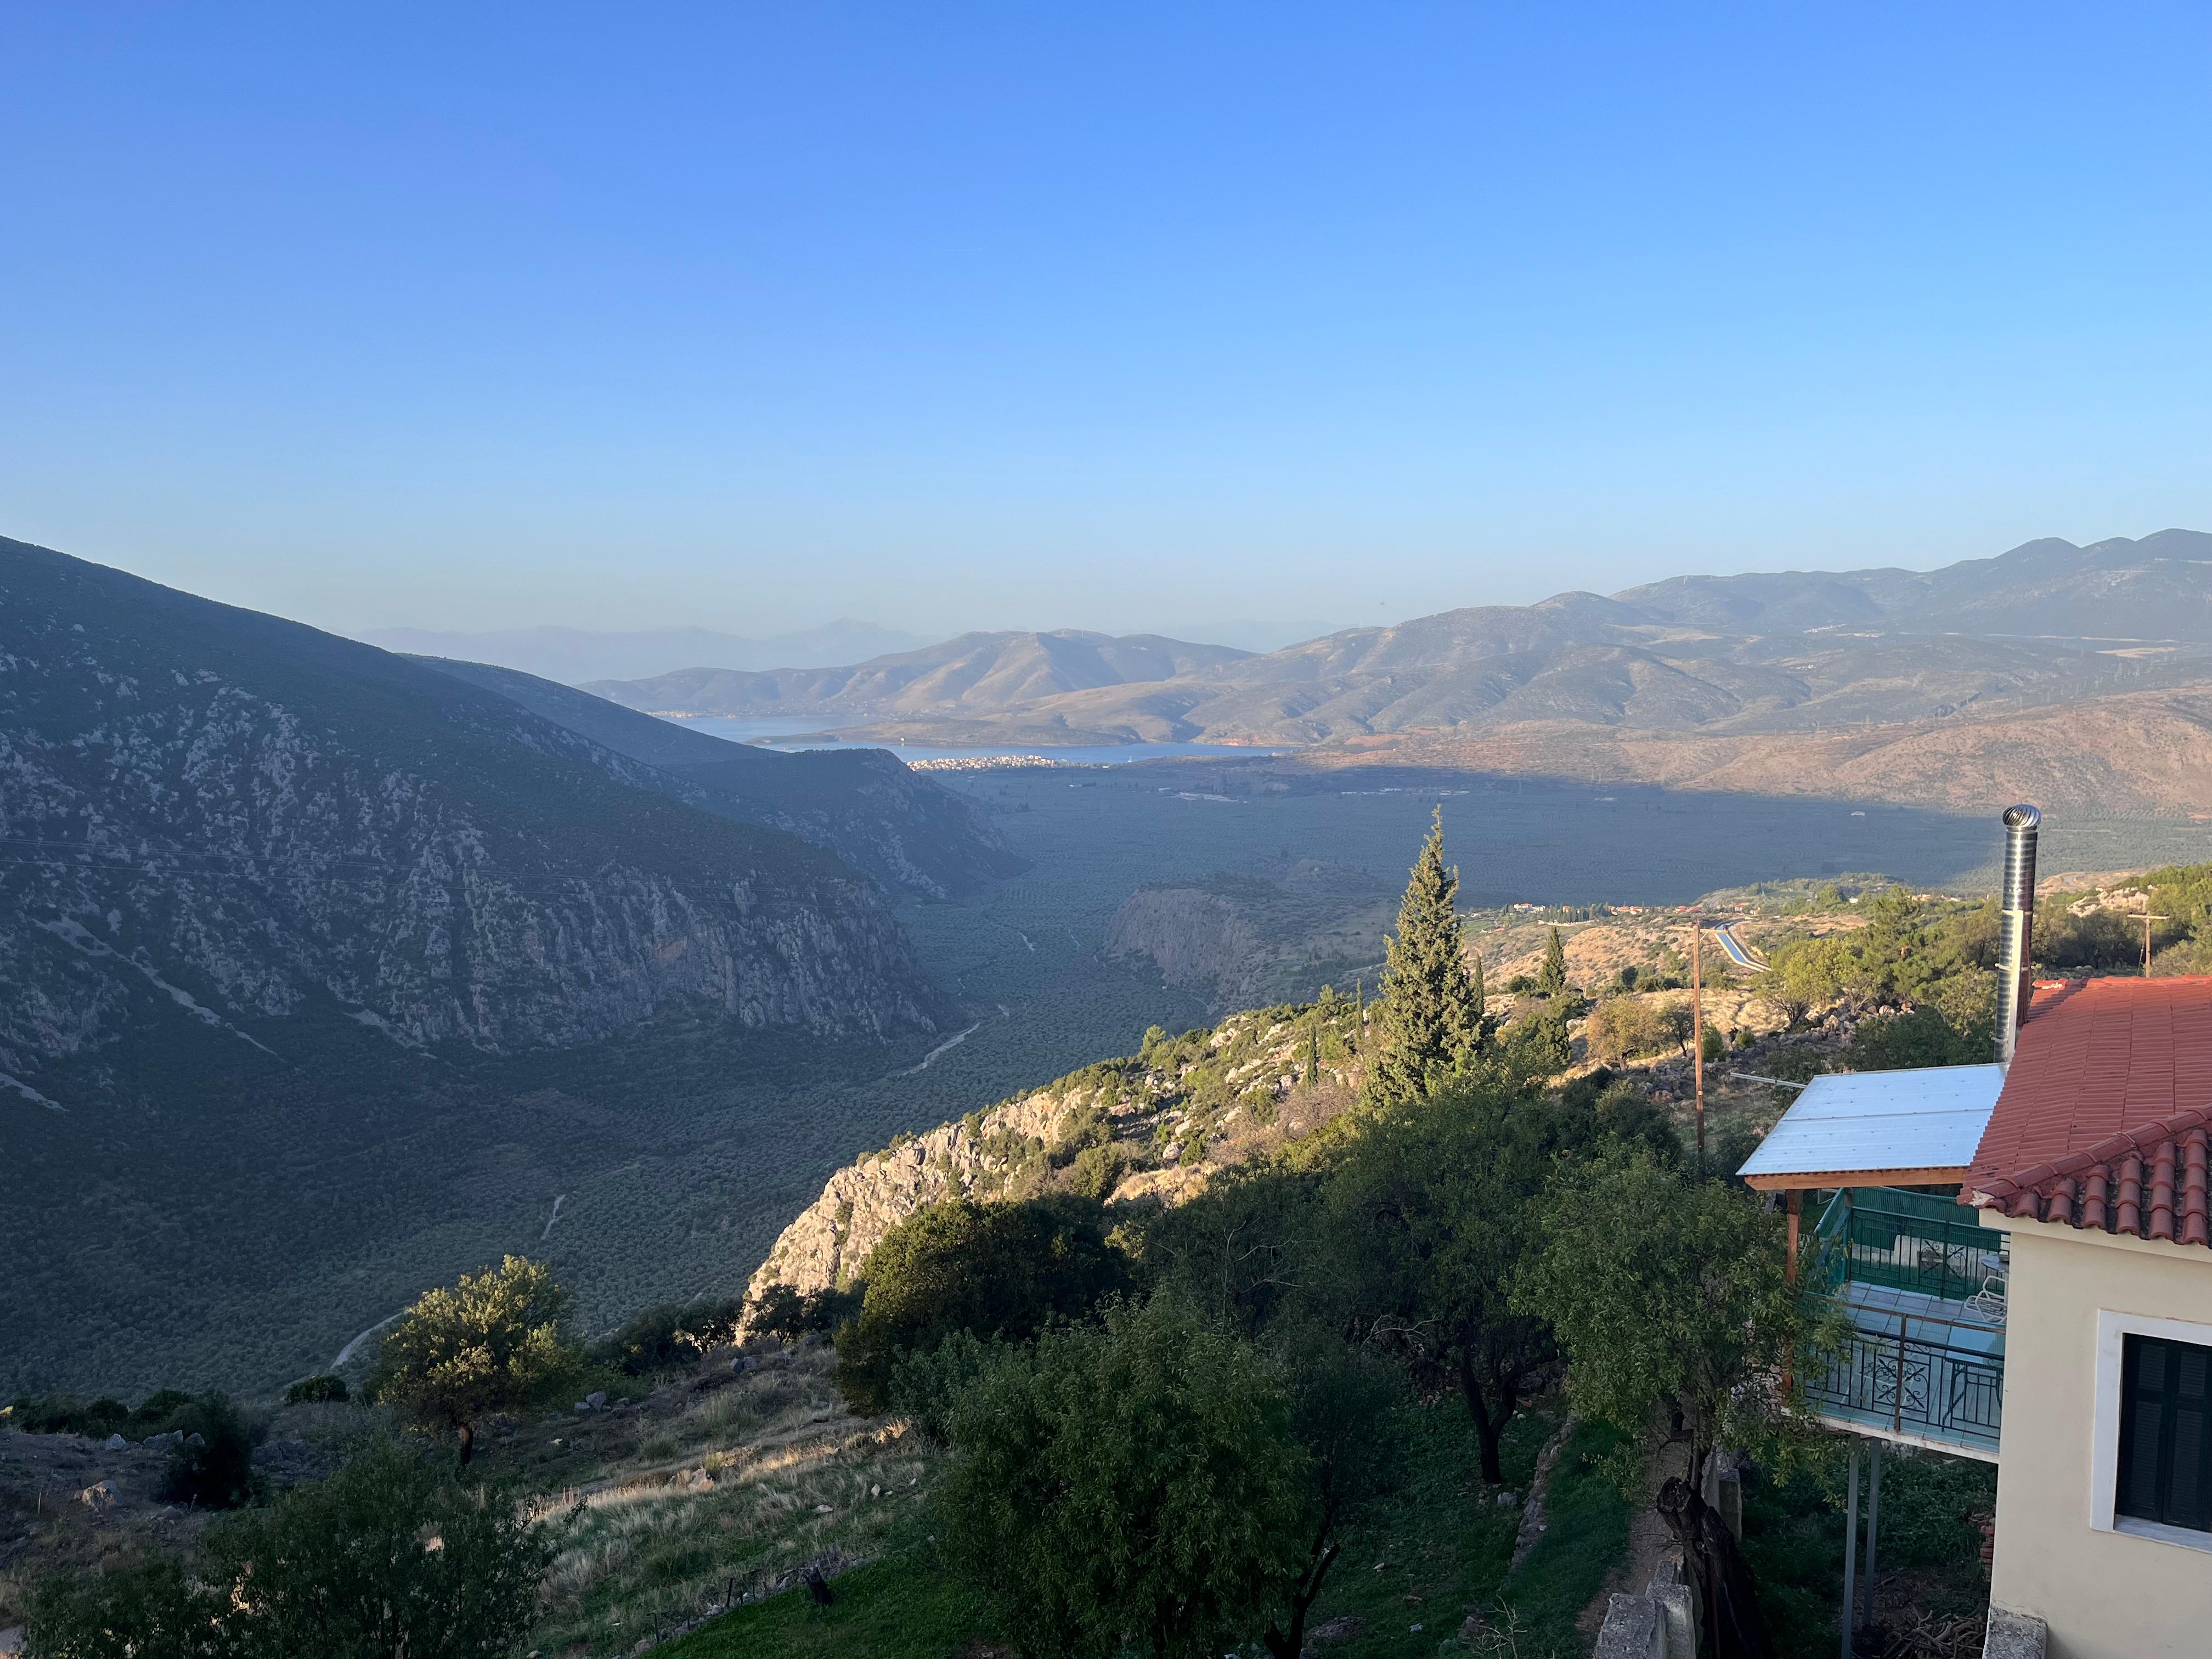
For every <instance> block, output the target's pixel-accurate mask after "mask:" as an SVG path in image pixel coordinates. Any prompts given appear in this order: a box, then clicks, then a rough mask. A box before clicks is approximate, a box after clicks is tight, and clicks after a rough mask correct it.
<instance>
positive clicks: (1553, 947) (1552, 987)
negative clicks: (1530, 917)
mask: <svg viewBox="0 0 2212 1659" xmlns="http://www.w3.org/2000/svg"><path fill="white" fill-rule="evenodd" d="M1536 988H1537V989H1538V990H1539V991H1541V992H1542V993H1543V994H1545V995H1546V996H1547V997H1555V996H1557V995H1559V993H1560V992H1562V991H1564V990H1565V989H1566V988H1567V947H1566V944H1565V941H1564V940H1562V939H1560V938H1559V929H1558V928H1556V927H1554V928H1553V929H1552V937H1551V938H1550V939H1547V940H1546V941H1545V945H1544V965H1543V966H1542V967H1541V968H1539V969H1537V970H1536Z"/></svg>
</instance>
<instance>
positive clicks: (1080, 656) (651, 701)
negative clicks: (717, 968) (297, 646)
mask: <svg viewBox="0 0 2212 1659" xmlns="http://www.w3.org/2000/svg"><path fill="white" fill-rule="evenodd" d="M1139 646H1140V647H1141V648H1126V647H1139ZM1109 647H1111V648H1109ZM2200 684H2212V535H2207V534H2204V533H2203V532H2197V531H2188V530H2166V531H2161V532H2158V533H2157V534H2155V535H2152V536H2147V537H2144V538H2142V539H2141V540H2139V541H2131V540H2128V539H2126V538H2116V539H2113V540H2110V541H2103V542H2098V543H2096V544H2093V545H2091V546H2088V547H2077V546H2075V545H2074V544H2072V543H2070V542H2065V541H2059V540H2056V539H2047V540H2043V541H2035V542H2030V543H2027V544H2025V545H2024V546H2021V547H2017V548H2015V549H2014V550H2011V551H2010V552H2008V553H2005V554H2002V555H2001V556H1997V557H1995V558H1990V559H1974V560H1968V561H1966V562H1962V563H1959V564H1954V565H1951V566H1948V567H1947V568H1943V569H1941V570H1936V571H1929V572H1915V571H1909V570H1901V569H1893V568H1882V569H1869V570H1855V571H1839V572H1826V571H1794V572H1781V573H1776V574H1753V575H1741V576H1685V577H1678V578H1676V579H1674V580H1669V581H1662V582H1655V583H1651V584H1650V585H1648V586H1643V587H1637V588H1632V589H1629V590H1628V591H1627V592H1621V593H1616V594H1613V595H1612V596H1610V597H1601V596H1600V595H1597V594H1594V593H1582V592H1568V593H1562V594H1559V595H1557V596H1556V597H1554V598H1552V599H1546V600H1544V601H1542V602H1541V603H1540V604H1537V605H1491V606H1483V607H1477V608H1472V609H1468V610H1462V611H1445V612H1443V613H1441V614H1440V615H1437V616H1432V617H1419V618H1417V619H1415V620H1413V621H1411V622H1406V623H1399V624H1397V625H1396V626H1395V627H1389V628H1359V629H1347V630H1346V631H1343V632H1340V633H1336V634H1331V635H1326V636H1324V637H1322V638H1320V639H1316V640H1312V641H1307V642H1305V643H1303V644H1300V645H1295V646H1291V647H1286V648H1285V649H1283V650H1279V651H1274V652H1270V653H1264V654H1256V655H1255V654H1247V653H1237V652H1232V651H1228V650H1225V649H1223V648H1221V647H1194V646H1188V645H1182V644H1179V643H1177V642H1176V641H1169V640H1163V639H1157V638H1149V637H1148V638H1146V639H1144V640H1142V641H1105V640H1103V638H1102V637H1101V636H1097V635H964V636H963V637H962V638H961V639H959V640H957V641H951V642H948V643H947V644H946V645H944V646H939V647H933V649H932V650H931V651H929V652H916V653H903V654H901V655H897V656H892V657H887V658H882V659H877V660H875V661H872V662H867V663H863V664H860V665H858V666H855V667H851V668H842V669H824V670H816V671H810V672H806V673H787V674H775V675H750V676H747V675H726V676H710V675H671V676H664V677H661V678H658V679H653V680H647V681H643V682H633V683H629V684H602V685H598V686H595V687H594V688H593V689H594V690H597V691H598V692H599V693H600V695H602V696H606V697H609V698H611V699H613V700H615V701H617V702H624V703H627V704H629V705H630V706H632V707H634V708H652V709H655V710H660V711H669V710H680V711H684V712H691V713H701V714H769V713H775V714H783V715H794V716H804V717H805V718H809V719H819V720H822V722H823V726H824V728H825V729H829V730H834V731H836V732H838V733H839V734H840V735H841V736H842V737H844V738H848V739H853V740H858V741H875V742H883V741H902V742H914V743H940V744H1009V745H1016V744H1018V745H1023V746H1034V745H1046V744H1074V743H1082V744H1102V743H1103V744H1112V743H1142V742H1192V741H1197V742H1208V743H1218V744H1264V745H1270V746H1295V747H1298V748H1300V749H1302V750H1305V751H1306V754H1307V757H1308V758H1309V759H1310V760H1311V761H1313V762H1316V763H1332V762H1338V761H1343V760H1349V759H1354V758H1358V757H1362V756H1372V755H1375V754H1376V753H1378V752H1381V753H1388V752H1395V751H1397V750H1401V749H1404V748H1405V747H1406V746H1407V745H1409V744H1418V745H1419V748H1420V750H1421V751H1422V752H1423V753H1424V754H1425V755H1427V756H1430V757H1434V758H1436V759H1437V760H1438V761H1448V760H1449V759H1450V757H1452V756H1454V755H1455V754H1457V755H1460V756H1461V757H1462V763H1465V764H1469V765H1473V764H1477V763H1478V761H1477V760H1476V758H1475V757H1476V753H1477V750H1480V754H1481V756H1482V757H1483V758H1482V760H1481V761H1480V764H1483V765H1486V766H1493V765H1497V764H1500V763H1503V762H1502V760H1501V757H1510V764H1511V766H1512V768H1513V769H1520V770H1527V771H1567V772H1571V771H1572V770H1574V769H1576V768H1577V766H1578V765H1581V764H1583V763H1587V762H1588V760H1589V744H1590V742H1591V741H1593V740H1594V739H1595V738H1598V737H1599V736H1600V735H1601V734H1609V735H1608V736H1607V740H1608V741H1612V740H1620V741H1624V742H1625V741H1626V740H1627V739H1628V738H1631V737H1637V738H1644V737H1650V738H1692V737H1695V738H1699V739H1700V740H1705V741H1708V742H1710V741H1712V740H1717V739H1719V738H1744V739H1749V738H1753V737H1759V738H1787V739H1790V740H1792V741H1794V740H1795V739H1797V738H1814V737H1816V736H1820V734H1823V733H1826V734H1834V733H1838V732H1843V731H1845V730H1850V729H1857V730H1860V731H1862V732H1863V731H1865V730H1867V729H1869V728H1875V727H1885V726H1908V727H1917V726H1923V725H1926V726H1936V727H1940V728H1941V729H1943V730H1947V731H1949V730H1954V729H1959V728H1961V727H1963V726H1975V725H1978V724H1980V723H1983V722H1986V721H1989V720H2009V719H2012V718H2014V717H2017V716H2019V715H2021V714H2023V713H2024V712H2026V711H2029V710H2036V709H2046V708H2051V707H2053V706H2080V705H2086V704H2087V703H2090V702H2095V701H2098V700H2101V699H2106V698H2110V697H2112V696H2119V695H2127V696H2134V697H2139V696H2141V695H2142V694H2143V693H2146V692H2152V691H2171V690H2185V689H2187V688H2190V687H2192V686H2197V685H2200ZM2160 708H2161V709H2163V710H2164V712H2163V713H2161V714H2157V716H2156V718H2159V719H2168V718H2171V719H2174V720H2179V721H2180V722H2181V723H2182V724H2183V725H2184V726H2187V725H2189V723H2190V722H2191V720H2193V719H2194V716H2193V714H2190V713H2189V712H2187V711H2183V712H2181V713H2179V714H2176V713H2174V712H2173V711H2172V710H2171V709H2166V708H2165V705H2162V704H2161V705H2160ZM2145 717H2146V718H2150V717H2151V716H2150V715H2149V714H2146V715H2145ZM2044 735H2045V738H2048V737H2049V736H2050V735H2051V734H2050V732H2048V730H2045V733H2044ZM2007 741H2008V739H2004V738H2002V737H2001V736H2000V737H1999V738H1993V739H1990V744H1994V745H1995V746H1994V747H1993V748H1990V753H1991V754H1992V755H1995V756H1998V757H2000V758H1999V759H1996V760H1993V761H1992V762H1991V763H1992V764H1993V765H1997V766H1999V769H2000V770H2001V769H2002V764H2004V763H2002V759H2001V756H2002V751H2003V750H2004V745H2005V743H2006V742H2007ZM1989 746H1990V745H1989V744H1984V747H1989ZM1759 752H1760V753H1761V754H1762V755H1763V756H1764V757H1765V759H1764V760H1763V761H1762V763H1761V764H1760V766H1759V770H1760V771H1761V772H1763V773H1771V772H1772V771H1773V770H1774V769H1775V768H1777V767H1779V768H1781V769H1784V770H1786V769H1787V767H1788V764H1789V763H1788V761H1787V758H1786V755H1787V752H1788V744H1786V743H1785V744H1783V745H1782V746H1781V747H1780V748H1779V749H1778V748H1777V747H1776V745H1775V744H1772V743H1767V744H1764V745H1762V746H1761V747H1760V750H1759ZM1654 754H1656V751H1647V752H1646V753H1645V763H1646V765H1647V766H1656V767H1658V769H1660V770H1662V771H1663V772H1666V773H1668V775H1676V774H1678V773H1680V772H1683V771H1685V770H1693V768H1691V767H1689V766H1688V765H1687V763H1682V762H1679V761H1676V760H1668V761H1666V762H1664V763H1662V762H1659V761H1657V760H1655V759H1653V758H1652V756H1653V755H1654ZM2156 798H2158V799H2178V797H2173V796H2172V792H2171V791H2166V792H2164V793H2162V794H2159V795H2157V796H2156Z"/></svg>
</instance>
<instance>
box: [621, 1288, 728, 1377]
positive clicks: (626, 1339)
mask: <svg viewBox="0 0 2212 1659" xmlns="http://www.w3.org/2000/svg"><path fill="white" fill-rule="evenodd" d="M744 1310H745V1304H744V1301H743V1299H742V1298H740V1297H702V1298H701V1299H700V1300H698V1301H696V1302H690V1303H683V1302H659V1303H656V1304H653V1306H652V1307H650V1308H647V1310H645V1311H644V1312H643V1313H641V1314H638V1315H636V1316H635V1317H633V1318H631V1319H630V1320H629V1321H628V1322H626V1323H624V1324H623V1327H622V1328H620V1329H619V1330H617V1331H616V1332H615V1333H614V1334H613V1335H611V1336H609V1337H605V1338H603V1339H602V1340H600V1341H599V1342H597V1343H595V1344H594V1345H593V1346H592V1351H591V1358H593V1359H596V1360H598V1361H599V1362H600V1363H602V1364H609V1365H613V1366H616V1367H617V1368H619V1369H620V1370H623V1371H625V1372H627V1373H628V1374H629V1375H630V1376H649V1375H651V1374H652V1373H653V1372H654V1371H659V1370H667V1369H668V1368H669V1367H671V1366H674V1365H684V1364H690V1363H691V1362H692V1361H694V1360H696V1359H697V1358H700V1356H702V1354H704V1353H705V1352H707V1351H708V1349H709V1348H714V1347H717V1346H720V1345H722V1344H723V1343H726V1342H731V1341H734V1340H736V1338H737V1334H738V1321H739V1320H740V1318H741V1317H742V1316H743V1315H744Z"/></svg>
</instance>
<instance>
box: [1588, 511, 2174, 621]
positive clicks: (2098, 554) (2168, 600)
mask: <svg viewBox="0 0 2212 1659" xmlns="http://www.w3.org/2000/svg"><path fill="white" fill-rule="evenodd" d="M1614 597H1615V598H1616V599H1620V600H1621V601H1622V602H1624V603H1625V604H1627V605H1633V606H1635V607H1636V608H1637V609H1638V610H1639V611H1644V612H1645V613H1646V614H1648V615H1649V616H1650V617H1654V618H1657V619H1662V620H1664V621H1668V622H1672V623H1683V624H1686V625H1689V626H1692V627H1699V628H1710V629H1716V630H1719V631H1723V632H1727V633H1760V634H1766V633H1774V632H1780V631H1789V632H1800V631H1803V630H1806V629H1825V628H1851V627H1864V626H1878V627H1880V628H1882V629H1885V630H1887V631H1892V632H1897V633H1906V634H1934V633H1950V632H1957V633H1967V634H2026V635H2052V636H2055V637H2058V638H2063V639H2079V638H2082V637H2085V636H2087V637H2089V638H2093V639H2098V640H2107V641H2115V640H2142V641H2165V640H2185V641H2195V642H2198V643H2205V642H2212V535H2207V534H2206V533H2205V532H2203V531H2197V530H2161V531H2160V532H2157V533H2156V534H2155V535H2150V536H2145V537H2144V538H2142V540H2140V541H2130V540H2129V539H2128V538H2126V537H2124V536H2116V537H2114V538H2112V539H2111V540H2110V541H2102V542H2095V543H2093V544H2090V545H2089V546H2087V547H2076V546H2075V545H2074V544H2073V543H2071V542H2068V541H2061V540H2059V539H2057V538H2055V537H2051V538H2045V539H2044V540H2042V541H2034V542H2028V543H2026V544H2023V545H2021V546H2019V547H2015V549H2013V550H2012V551H2011V552H2009V553H2005V554H2001V555H1999V556H1997V557H1996V558H1994V559H1967V560H1964V561H1962V562H1960V563H1958V564H1954V565H1947V566H1945V567H1944V568H1942V569H1941V570H1931V571H1925V572H1922V571H1911V570H1895V569H1885V570H1846V571H1838V572H1822V571H1812V572H1798V571H1788V572H1782V573H1779V574H1771V575H1751V576H1677V577H1675V578H1674V579H1673V580H1670V581H1663V582H1654V583H1651V584H1650V586H1644V587H1632V588H1631V589H1629V590H1628V591H1627V592H1625V593H1620V594H1616V595H1614Z"/></svg>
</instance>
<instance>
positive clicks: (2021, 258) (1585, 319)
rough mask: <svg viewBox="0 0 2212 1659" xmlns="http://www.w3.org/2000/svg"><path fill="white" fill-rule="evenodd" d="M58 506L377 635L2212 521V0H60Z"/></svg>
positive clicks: (9, 133) (3, 27)
mask: <svg viewBox="0 0 2212 1659" xmlns="http://www.w3.org/2000/svg"><path fill="white" fill-rule="evenodd" d="M0 60H4V61H5V62H6V64H8V75H7V81H8V85H9V96H8V98H7V99H6V100H5V101H4V103H0V191H4V203H5V212H4V214H0V533H5V534H9V535H13V536H17V537H21V538H27V539H31V540H35V541H41V542H44V543H46V544H50V545H53V546H58V547H60V548H62V549H64V550H67V551H70V552H74V553H78V554H81V555H83V556H88V557H92V558H96V559H100V560H102V561H106V562H113V563H118V564H120V565H123V566H125V567H126V568H131V569H133V570H137V571H139V572H141V573H143V574H147V575H150V576H153V577H155V578H156V579H158V580H164V581H169V582H173V583H175V584H178V585H179V586H187V587H191V588H192V589H195V590H196V591H199V592H207V593H210V594H213V595H215V596H216V597H219V598H222V599H229V600H233V601H235V602H239V603H243V604H249V605H255V606H258V607H260V608H264V609H269V610H274V611H282V612H283V613H285V614H288V615H292V616H296V617H301V618H303V619H305V620H307V621H311V622H314V623H319V624H322V625H325V626H329V627H335V628H340V629H348V628H371V627H380V626H390V625H403V624H404V625H416V626H424V627H455V628H484V627H498V626H513V625H526V624H534V623H569V624H576V625H582V626H596V627H609V628H623V627H645V626H653V625H665V624H678V623H697V624H701V625H704V626H708V627H715V628H726V629H732V630H734V631H738V632H764V631H771V630H774V629H783V628H794V627H803V626H805V625H808V624H811V623H817V622H820V621H822V620H824V619H826V618H828V617H832V616H836V615H839V614H849V615H855V616H860V617H866V618H869V619H872V620H874V621H878V622H880V623H884V624H886V625H890V626H895V627H904V628H911V629H919V630H921V631H937V630H950V629H957V628H963V627H970V626H977V627H1003V626H1089V627H1101V628H1109V629H1128V628H1136V627H1154V628H1170V627H1172V626H1174V625H1175V624H1176V623H1178V622H1179V621H1182V622H1198V621H1203V620H1209V619H1223V618H1229V617H1267V618H1297V619H1305V618H1315V619H1322V620H1328V621H1330V622H1334V623H1358V622H1374V621H1382V620H1395V619H1397V618H1399V617H1405V616H1410V615H1416V614H1420V613H1423V612H1426V611H1435V610H1439V609H1443V608H1446V607H1449V606H1451V605H1469V604H1483V603H1494V602H1516V601H1525V600H1528V599H1536V598H1539V597H1541V596H1542V595H1544V594H1546V593H1548V592H1555V591H1557V590H1559V589H1561V588H1567V587H1586V588H1593V589H1597V590H1601V591H1604V590H1610V589H1614V588H1618V587H1620V586H1626V585H1628V584H1630V583H1632V582H1635V581H1638V580H1648V579H1651V578H1656V577H1658V576H1662V575H1666V574H1674V573H1676V572H1680V571H1684V570H1741V569H1750V568H1782V567H1790V566H1799V567H1802V566H1824V565H1826V566H1832V565H1839V564H1840V565H1854V564H1869V563H1901V564H1908V565H1932V564H1936V563H1942V562H1948V561H1949V560H1952V559H1954V558H1959V557H1968V556H1982V555H1986V554H1989V553H1993V552H1996V551H1999V550H2002V549H2003V548H2005V547H2008V546H2010V545H2012V544H2015V543H2017V542H2020V541H2022V540H2025V539H2027V538H2031V537H2034V536H2040V535H2060V536H2065V537H2068V538H2072V539H2074V540H2077V541H2083V540H2089V539H2093V538H2099V537H2103V536H2109V535H2141V534H2144V533H2147V532H2150V531H2153V530H2156V529H2160V528H2163V527H2165V526H2169V525H2177V524H2178V525H2188V526H2194V527H2204V528H2212V461H2209V460H2208V458H2212V303H2208V302H2209V301H2212V185H2209V184H2208V171H2209V170H2212V96H2208V92H2212V88H2208V84H2207V83H2208V79H2212V11H2209V10H2207V9H2205V8H2204V7H2203V5H2201V4H2173V5H2166V6H2160V5H2129V4H2117V5H2114V4H2106V5H2101V6H2095V7H2092V6H2087V5H2077V6H2073V7H2066V8H2058V7H2045V6H2037V5H2033V4H2017V3H2015V4H2010V5H2004V6H1997V5H1970V4H1960V5H1946V6H1938V7H1931V6H1928V5H1925V4H1917V5H1911V6H1906V5H1881V4H1873V5H1869V4H1852V5H1848V6H1846V5H1835V4H1827V5H1786V6H1777V5H1773V4H1771V3H1770V4H1761V5H1745V6H1742V7H1739V8H1720V7H1696V6H1674V7H1659V6H1636V7H1630V6H1579V7H1578V6H1571V5H1559V4H1547V5H1542V6H1534V5H1532V6H1528V7H1522V8H1509V7H1502V6H1483V5H1477V4H1460V5H1452V6H1434V7H1431V6H1421V5H1371V4H1370V5H1342V6H1335V7H1319V6H1304V5H1297V4H1284V3H1272V4H1266V5H1249V6H1243V5H1231V4H1209V5H1203V6H1191V5H1175V6H1168V5H1158V6H1154V5H1144V4H1128V3H1125V4H1121V5H1115V6H1112V7H1106V6H1091V7H1077V6H1036V5H1025V6H1018V7H1017V6H986V5H963V4H957V3H953V4H943V5H936V6H901V7H892V6H872V7H855V6H838V5H834V4H830V5H811V6H805V7H791V6H778V7H774V8H769V7H742V6H728V5H724V6H714V7H701V8H697V9H690V8H684V7H677V6H664V7H647V8H591V9H584V8H570V7H563V6H559V5H538V6H533V7H507V8H500V9H490V8H475V7H465V6H454V5H444V6H438V7H421V8H416V7H409V6H404V5H398V4H391V3H386V4H380V5H377V6H374V7H369V6H350V5H342V4H322V5H316V6H305V7H303V6H296V5H292V6H283V7H277V6H269V7H253V6H246V5H236V4H233V5H223V6H184V5H173V6H164V7H158V8H131V7H128V6H123V5H106V6H98V7H76V8H65V7H60V6H23V5H19V6H15V7H10V8H8V9H5V10H4V11H0Z"/></svg>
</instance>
